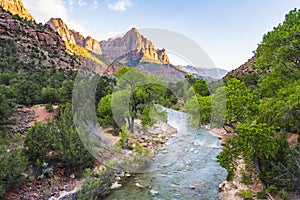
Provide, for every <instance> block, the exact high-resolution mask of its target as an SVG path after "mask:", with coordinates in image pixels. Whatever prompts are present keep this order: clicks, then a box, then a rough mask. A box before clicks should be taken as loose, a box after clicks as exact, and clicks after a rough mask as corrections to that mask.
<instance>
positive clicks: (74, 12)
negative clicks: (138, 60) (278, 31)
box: [23, 0, 300, 69]
mask: <svg viewBox="0 0 300 200" xmlns="http://www.w3.org/2000/svg"><path fill="white" fill-rule="evenodd" d="M23 2H24V4H25V7H26V8H27V9H28V10H29V11H30V12H31V13H32V15H33V16H34V17H35V18H36V21H38V22H44V23H45V22H46V21H48V20H49V19H50V17H61V18H62V19H63V20H64V21H66V23H67V24H68V26H69V28H72V29H76V30H78V31H80V32H82V33H83V34H84V35H86V36H87V35H91V36H92V37H94V38H96V39H98V40H102V39H107V38H109V37H116V36H118V35H120V34H123V33H124V32H126V31H128V30H129V29H130V28H131V27H136V28H138V29H142V28H162V29H169V30H173V31H176V32H178V33H181V34H184V35H185V36H187V37H189V38H190V39H192V40H194V41H195V42H197V43H198V44H199V45H200V46H201V47H202V48H203V49H204V50H205V51H206V52H207V54H208V55H209V56H210V57H211V59H212V60H213V62H214V63H215V66H216V67H220V68H225V69H234V68H237V67H238V66H240V65H241V64H243V63H244V62H246V61H247V59H249V58H251V56H252V55H253V54H252V51H253V50H255V49H256V47H257V44H258V43H259V42H260V41H261V39H262V37H263V35H264V34H265V33H267V32H268V31H270V30H272V28H273V27H274V26H277V25H278V24H279V23H280V22H282V21H283V20H284V16H285V14H286V13H288V12H289V11H290V10H291V9H293V8H300V1H299V0H248V1H246V0H160V1H159V0H38V1H37V0H23ZM149 39H150V40H151V38H149ZM154 44H155V41H154ZM170 56H171V61H172V62H173V63H174V64H183V63H182V61H181V60H180V59H178V58H175V57H174V56H172V55H170Z"/></svg>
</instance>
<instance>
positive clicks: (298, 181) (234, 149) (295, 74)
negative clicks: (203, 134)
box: [185, 9, 300, 198]
mask: <svg viewBox="0 0 300 200" xmlns="http://www.w3.org/2000/svg"><path fill="white" fill-rule="evenodd" d="M299 33H300V10H297V9H295V10H292V11H290V12H289V13H288V14H287V15H286V17H285V21H284V22H283V23H282V24H279V25H278V26H277V27H275V28H274V30H273V31H270V32H268V33H267V34H265V35H264V37H263V40H262V42H261V43H260V44H259V46H258V48H257V51H256V60H255V62H254V64H253V65H252V66H251V67H253V68H254V69H255V71H256V73H254V74H253V73H250V74H243V75H241V76H236V77H235V78H230V77H227V78H226V79H224V81H225V82H226V85H225V86H223V87H222V88H218V89H217V90H216V92H215V93H212V94H211V95H210V96H209V97H207V96H205V95H197V97H196V98H194V99H191V100H189V101H188V102H187V104H186V105H185V106H186V110H187V111H188V112H189V113H191V114H192V118H191V119H192V120H193V119H194V118H195V119H196V115H195V114H194V113H195V112H194V107H193V106H192V105H194V103H195V102H198V104H199V108H198V109H200V113H201V118H200V121H199V122H198V124H203V123H213V119H211V99H213V98H216V96H218V90H221V89H223V90H225V91H226V105H227V107H226V115H224V122H225V124H215V125H216V126H224V127H231V129H230V130H233V132H235V133H236V134H235V136H232V137H231V138H230V139H228V140H227V141H226V142H225V144H224V147H223V151H222V152H221V153H220V154H219V156H218V162H219V163H220V165H221V166H222V167H224V168H225V169H226V170H227V172H228V176H227V180H232V178H233V176H234V173H235V170H236V167H237V165H238V160H239V158H243V160H244V161H245V163H246V167H245V169H244V171H245V175H244V176H249V177H244V178H245V179H246V178H248V179H249V180H252V181H255V180H253V178H254V177H251V173H247V171H251V169H252V168H254V169H255V171H256V172H257V173H258V175H259V180H260V181H261V183H262V184H263V186H264V190H263V191H262V193H268V192H271V194H272V195H275V196H278V197H281V198H299V193H300V191H299V188H300V176H299V175H300V165H299V156H300V154H299V149H300V148H299V139H298V141H294V142H293V143H291V138H299V137H298V135H299V133H300V129H299V128H300V124H299V122H300V82H299V78H300V57H299V55H300V48H299V47H300V34H299ZM193 117H194V118H193ZM227 129H228V128H227ZM294 140H295V139H294ZM248 174H250V175H248ZM262 193H260V194H262ZM289 195H290V196H289Z"/></svg>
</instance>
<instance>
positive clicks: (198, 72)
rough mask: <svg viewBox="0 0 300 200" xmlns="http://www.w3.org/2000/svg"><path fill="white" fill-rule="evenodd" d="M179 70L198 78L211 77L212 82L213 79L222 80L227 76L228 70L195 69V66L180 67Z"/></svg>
mask: <svg viewBox="0 0 300 200" xmlns="http://www.w3.org/2000/svg"><path fill="white" fill-rule="evenodd" d="M178 68H182V70H184V71H186V72H188V73H190V74H192V75H193V76H196V77H199V78H201V77H210V78H211V80H213V79H221V78H222V77H223V76H225V75H226V74H227V72H228V71H227V70H225V69H220V68H201V67H194V66H190V65H187V66H178Z"/></svg>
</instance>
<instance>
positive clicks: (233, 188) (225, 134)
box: [209, 126, 263, 200]
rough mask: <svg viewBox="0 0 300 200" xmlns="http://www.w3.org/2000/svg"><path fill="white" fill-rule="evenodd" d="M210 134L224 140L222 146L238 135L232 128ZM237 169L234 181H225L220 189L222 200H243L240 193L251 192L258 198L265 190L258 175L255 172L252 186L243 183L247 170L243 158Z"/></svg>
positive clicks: (240, 159) (221, 129) (212, 130)
mask: <svg viewBox="0 0 300 200" xmlns="http://www.w3.org/2000/svg"><path fill="white" fill-rule="evenodd" d="M209 133H210V134H211V135H212V136H213V137H216V138H219V139H220V140H222V144H224V143H225V141H226V140H227V139H228V138H230V137H233V136H235V135H236V133H234V131H232V129H231V128H230V127H226V126H225V127H224V128H214V129H210V130H209ZM237 163H238V165H237V169H236V171H235V174H234V177H233V180H232V181H226V180H225V181H223V182H222V183H221V184H220V185H219V189H220V191H221V192H222V193H221V196H220V198H219V199H220V200H232V199H235V200H243V199H244V198H243V197H241V196H240V195H239V192H240V191H250V192H251V193H252V194H253V199H257V198H256V193H257V192H259V191H262V190H263V185H262V184H261V183H260V182H259V178H258V174H257V173H256V172H255V170H253V173H252V174H251V177H252V180H254V181H253V182H252V184H248V185H246V184H244V183H242V177H243V171H244V169H245V162H244V160H243V159H242V158H239V159H238V160H237Z"/></svg>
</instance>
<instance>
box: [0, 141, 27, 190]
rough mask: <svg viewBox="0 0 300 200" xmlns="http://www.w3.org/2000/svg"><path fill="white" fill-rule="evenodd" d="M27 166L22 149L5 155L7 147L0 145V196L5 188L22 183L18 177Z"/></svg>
mask: <svg viewBox="0 0 300 200" xmlns="http://www.w3.org/2000/svg"><path fill="white" fill-rule="evenodd" d="M26 165H27V160H26V157H25V156H24V155H23V150H22V149H13V150H11V151H10V152H9V153H7V146H6V145H3V144H0V169H1V170H0V196H1V195H2V194H3V193H4V192H5V190H6V189H7V188H10V187H16V186H19V185H20V184H21V183H22V182H23V177H21V176H20V174H21V173H22V172H24V171H25V169H26Z"/></svg>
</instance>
